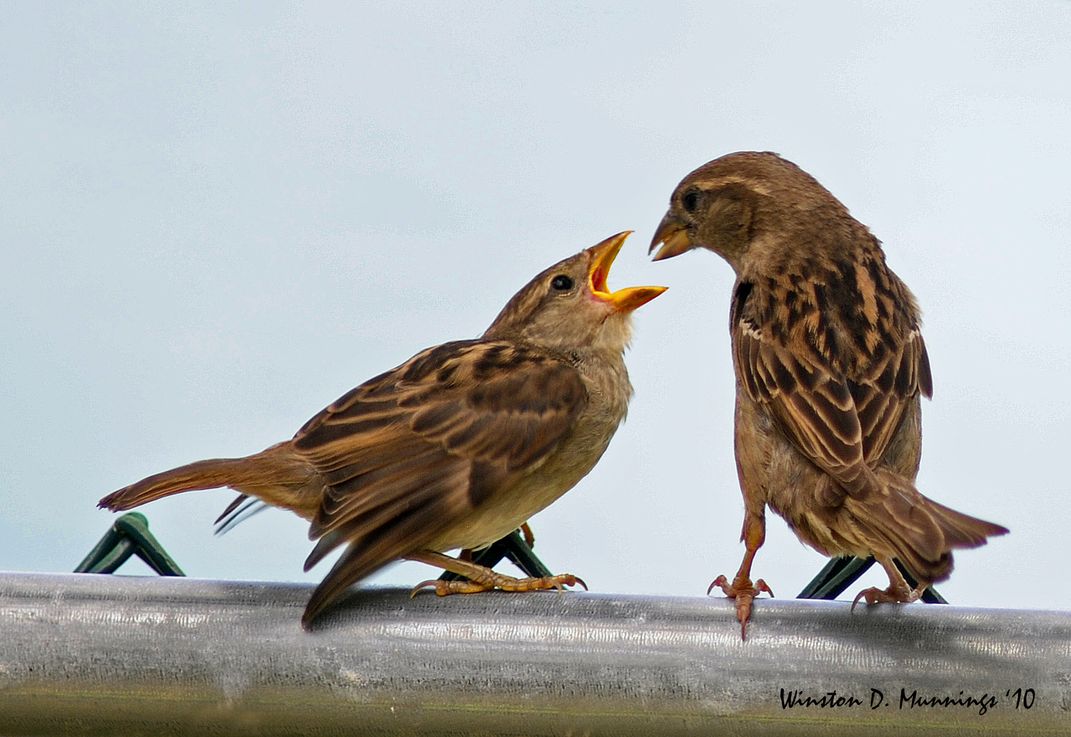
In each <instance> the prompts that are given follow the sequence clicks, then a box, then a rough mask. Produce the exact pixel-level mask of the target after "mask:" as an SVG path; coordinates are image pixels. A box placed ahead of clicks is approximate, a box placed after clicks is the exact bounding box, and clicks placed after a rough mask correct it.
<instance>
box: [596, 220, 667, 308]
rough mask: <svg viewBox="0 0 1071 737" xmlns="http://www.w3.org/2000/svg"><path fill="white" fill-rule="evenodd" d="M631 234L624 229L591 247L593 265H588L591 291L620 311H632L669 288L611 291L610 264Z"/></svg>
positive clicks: (638, 288) (637, 288)
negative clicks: (608, 277)
mask: <svg viewBox="0 0 1071 737" xmlns="http://www.w3.org/2000/svg"><path fill="white" fill-rule="evenodd" d="M630 235H632V231H631V230H625V231H622V232H620V233H618V234H617V235H612V236H610V237H609V238H607V239H606V240H604V241H603V242H602V243H599V244H598V245H595V246H592V247H591V248H590V249H589V250H590V251H591V253H592V259H591V265H590V266H589V267H588V286H589V287H590V288H591V293H592V294H593V295H594V296H595V297H597V298H599V299H602V300H605V301H607V302H609V303H610V304H611V305H613V306H614V308H615V309H617V310H618V311H620V312H630V311H632V310H634V309H636V308H637V307H639V306H641V305H644V304H647V303H648V302H650V301H651V300H652V299H654V298H655V297H657V296H658V295H660V294H661V293H662V292H664V291H666V289H668V287H626V288H625V289H618V290H617V291H616V292H611V291H610V290H609V287H607V286H606V278H607V276H609V274H610V265H611V264H613V262H614V259H615V258H617V254H618V252H619V251H620V250H621V246H623V245H625V241H626V240H627V239H628V237H629V236H630Z"/></svg>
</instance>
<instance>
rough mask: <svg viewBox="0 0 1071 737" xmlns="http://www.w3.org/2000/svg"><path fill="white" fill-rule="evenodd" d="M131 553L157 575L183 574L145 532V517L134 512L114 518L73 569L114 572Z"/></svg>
mask: <svg viewBox="0 0 1071 737" xmlns="http://www.w3.org/2000/svg"><path fill="white" fill-rule="evenodd" d="M132 555H136V556H138V557H139V558H141V559H142V560H143V561H145V563H146V564H147V565H148V566H149V567H150V568H152V569H153V570H154V571H156V572H157V573H159V574H160V575H161V576H185V575H186V574H185V573H183V572H182V569H181V568H179V567H178V563H176V562H175V561H174V560H173V559H172V558H171V556H170V555H168V554H167V551H166V550H164V546H163V545H161V544H160V541H159V540H157V539H156V538H155V537H154V536H153V534H152V533H151V532H149V520H147V519H146V518H145V515H143V514H139V513H138V512H128V513H127V514H124V515H123V516H122V517H120V518H119V519H117V520H115V522H113V523H112V526H111V527H110V528H109V529H108V531H107V532H106V533H104V537H102V538H101V539H100V542H99V543H97V544H96V545H95V546H93V549H92V550H90V551H89V555H87V556H86V557H85V559H83V560H82V562H81V563H79V564H78V567H77V568H75V569H74V572H75V573H114V572H115V571H116V570H117V569H118V568H119V566H121V565H123V563H126V561H127V559H128V558H129V557H130V556H132Z"/></svg>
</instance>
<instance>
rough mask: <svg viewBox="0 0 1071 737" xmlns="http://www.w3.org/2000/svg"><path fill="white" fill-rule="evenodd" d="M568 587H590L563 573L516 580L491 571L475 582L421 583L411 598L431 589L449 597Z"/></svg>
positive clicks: (411, 592)
mask: <svg viewBox="0 0 1071 737" xmlns="http://www.w3.org/2000/svg"><path fill="white" fill-rule="evenodd" d="M567 586H582V587H583V588H584V591H587V590H588V585H587V584H586V583H584V580H583V579H582V578H579V577H577V576H574V575H573V574H571V573H561V574H558V575H557V576H543V577H542V578H514V577H513V576H505V575H503V574H501V573H495V572H494V571H489V572H488V573H487V574H483V575H480V576H477V577H476V578H474V579H473V580H460V579H459V580H454V581H443V580H441V579H431V580H428V581H421V582H420V583H418V584H417V585H416V586H414V587H413V590H412V591H410V592H409V598H413V597H414V596H416V595H417V594H418V593H419V592H420V591H422V590H424V589H426V588H431V589H435V594H436V595H437V596H449V595H450V594H478V593H480V592H481V591H490V590H492V589H499V590H501V591H546V590H549V589H557V590H558V591H565V587H567Z"/></svg>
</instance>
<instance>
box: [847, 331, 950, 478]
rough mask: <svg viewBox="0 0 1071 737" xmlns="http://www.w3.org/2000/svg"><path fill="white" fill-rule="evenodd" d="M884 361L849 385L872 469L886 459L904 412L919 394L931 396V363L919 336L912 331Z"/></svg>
mask: <svg viewBox="0 0 1071 737" xmlns="http://www.w3.org/2000/svg"><path fill="white" fill-rule="evenodd" d="M882 358H883V360H881V361H876V362H875V363H874V364H872V365H871V367H870V369H869V371H868V372H867V375H866V377H865V378H864V379H863V381H861V382H849V388H850V389H851V393H852V397H853V398H854V399H855V406H856V411H857V413H858V415H859V423H860V426H861V428H862V431H863V452H864V458H865V459H866V462H867V463H868V464H870V465H871V466H873V465H874V464H876V463H877V462H878V461H880V460H881V458H882V456H883V455H885V451H886V449H887V448H888V447H889V442H890V441H891V440H892V438H893V437H894V436H895V435H896V432H897V431H898V430H899V428H900V424H901V422H902V421H903V418H904V411H905V410H906V409H907V406H908V404H909V403H910V402H912V401H914V399H915V397H916V396H917V395H918V394H920V393H921V394H924V395H925V396H927V397H928V396H930V395H931V394H932V393H933V387H932V380H931V378H930V362H929V358H928V357H927V355H926V345H925V344H924V343H923V341H922V335H921V334H920V333H919V332H918V330H915V331H913V332H911V333H910V334H909V335H908V337H907V340H906V341H905V342H904V343H903V344H902V345H900V346H899V350H896V351H891V352H889V353H887V354H885V355H884V356H882Z"/></svg>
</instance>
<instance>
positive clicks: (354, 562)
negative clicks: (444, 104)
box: [100, 231, 665, 626]
mask: <svg viewBox="0 0 1071 737" xmlns="http://www.w3.org/2000/svg"><path fill="white" fill-rule="evenodd" d="M628 235H629V232H628V231H626V232H624V233H620V234H618V235H615V236H613V237H611V238H608V239H606V240H605V241H603V242H602V243H599V244H598V245H596V246H593V247H592V248H589V249H587V250H585V251H581V252H580V253H578V254H577V255H575V256H573V257H572V258H568V259H566V260H564V261H561V262H560V263H557V264H555V265H554V266H551V267H550V268H549V269H547V270H546V271H544V272H543V273H541V274H539V276H537V277H535V278H534V279H533V280H532V281H531V282H529V283H528V284H527V285H526V286H525V287H524V288H523V289H522V290H521V291H520V292H518V293H517V294H516V295H514V297H513V298H512V299H511V300H510V301H509V303H508V304H506V306H505V308H504V309H503V310H502V312H501V313H500V314H499V315H498V317H497V318H496V319H495V321H494V322H493V323H492V324H491V327H489V328H488V329H487V331H486V332H485V333H484V334H483V335H482V336H481V337H480V338H477V339H476V340H462V341H455V342H451V343H445V344H443V345H440V346H436V347H434V348H429V349H428V350H425V351H422V352H421V353H418V354H417V355H415V356H413V357H412V358H411V359H409V360H408V361H406V362H405V363H403V364H402V365H401V366H398V367H397V368H394V369H392V370H390V371H388V372H386V373H384V374H380V375H379V376H377V377H375V378H374V379H370V380H369V381H367V382H365V383H364V384H362V385H360V386H359V387H357V388H356V389H353V390H352V391H350V392H348V393H347V394H345V395H344V396H342V397H341V398H340V399H339V400H338V401H336V402H335V403H334V404H332V405H331V406H330V407H328V408H327V409H325V410H323V411H322V412H320V413H319V414H318V415H316V416H315V417H313V418H312V419H311V420H309V421H308V422H307V423H306V424H305V426H304V427H302V428H301V429H300V430H299V431H298V432H297V434H296V435H295V436H294V437H293V439H291V440H287V441H285V442H282V443H279V444H277V445H273V446H272V447H270V448H268V449H267V450H265V451H263V452H261V453H256V454H254V455H251V456H248V457H245V458H234V459H220V460H207V461H198V462H196V463H191V464H189V465H187V466H182V467H180V468H176V469H173V470H171V471H164V472H163V473H158V474H156V475H154V476H150V477H148V478H146V479H144V480H142V481H139V482H137V483H136V484H132V485H131V486H128V487H126V488H124V489H120V490H119V491H116V492H115V493H113V494H110V495H108V496H106V497H104V498H103V499H102V500H101V501H100V506H101V507H107V508H108V509H112V510H121V509H130V508H131V507H136V506H138V505H140V504H144V503H146V502H150V501H153V500H154V499H159V498H161V497H164V496H168V495H170V494H177V493H179V492H183V491H191V490H195V489H211V488H216V487H222V486H228V487H230V488H232V489H235V490H237V491H239V492H241V493H242V495H244V496H250V497H255V498H256V499H259V500H261V501H263V502H266V503H267V504H270V505H274V506H277V507H283V508H286V509H289V510H291V511H293V512H296V513H297V514H299V515H300V516H302V517H304V518H305V519H308V520H310V522H311V526H310V529H309V537H310V539H319V542H318V543H317V544H316V546H315V548H314V549H313V551H312V553H311V554H310V555H309V557H308V559H307V560H306V561H305V570H308V569H309V568H311V567H312V566H313V565H315V564H316V563H317V562H318V561H320V560H321V559H322V558H323V557H324V556H326V555H327V554H328V553H330V552H331V551H332V550H333V549H335V548H336V547H338V546H340V545H346V546H347V547H346V550H345V552H344V553H343V554H342V557H341V558H340V559H339V560H338V562H337V563H336V564H335V566H334V568H332V569H331V571H330V572H329V573H328V574H327V576H326V578H324V580H323V582H322V583H321V584H320V585H319V586H318V587H317V589H316V590H315V592H313V594H312V598H311V599H310V600H309V603H308V606H307V607H306V609H305V614H304V616H303V618H302V623H303V624H304V625H305V626H308V625H309V623H310V622H311V621H312V620H313V619H314V618H315V617H316V616H317V615H318V614H320V612H322V611H323V610H324V609H325V608H326V607H328V606H329V605H330V604H331V603H332V602H334V601H335V600H336V599H337V598H338V597H339V596H340V595H341V594H342V592H343V591H344V590H345V589H346V588H347V587H349V586H350V585H351V584H353V583H356V582H357V581H360V580H361V579H363V578H365V577H366V576H368V575H369V574H371V573H372V572H373V571H375V570H377V569H379V568H381V567H382V566H384V565H386V564H387V563H390V562H391V561H394V560H397V559H400V558H405V559H408V560H417V561H421V562H424V563H428V564H430V565H433V566H437V567H440V568H444V569H446V570H448V571H452V572H454V573H457V574H460V575H462V576H464V577H465V578H466V579H467V580H463V581H451V582H445V581H434V582H432V581H427V582H424V583H423V584H420V585H419V586H418V587H417V588H416V589H414V592H415V591H416V590H419V589H420V588H421V587H423V586H425V585H429V586H434V587H435V589H436V592H437V593H438V594H440V595H446V594H449V593H470V592H476V591H485V590H488V589H492V588H499V589H505V590H508V591H528V590H534V589H546V588H561V587H562V586H572V585H575V584H576V583H577V581H578V579H577V578H576V577H575V576H572V575H570V574H562V575H559V576H552V577H548V578H542V579H532V578H528V579H517V578H511V577H509V576H504V575H500V574H498V573H495V572H494V571H492V570H491V569H489V568H485V567H483V566H479V565H476V564H474V563H472V562H471V561H467V560H461V559H458V558H454V557H451V556H447V555H444V554H443V553H444V551H448V550H454V549H457V548H462V549H473V548H480V547H482V546H485V545H488V544H490V543H492V542H494V541H495V540H497V539H499V538H501V537H503V536H504V535H506V534H508V533H509V532H510V531H512V530H514V529H516V528H517V527H518V526H519V525H521V524H522V523H523V522H525V520H527V519H528V518H529V517H531V516H532V515H534V514H535V513H536V512H538V511H540V510H541V509H543V508H544V507H546V506H547V505H549V504H550V503H551V502H553V501H554V500H555V499H557V498H558V497H559V496H561V495H562V494H564V493H565V492H566V491H568V490H569V489H570V488H572V487H573V486H574V485H575V484H576V483H577V482H578V481H580V479H582V478H583V477H584V476H585V475H586V474H587V473H588V472H589V471H590V470H591V469H592V468H593V467H594V466H595V463H596V462H597V461H598V460H599V458H600V457H601V456H602V454H603V451H605V450H606V447H607V445H608V444H609V442H610V438H611V437H612V436H613V434H614V432H615V431H616V430H617V426H618V425H619V424H620V423H621V421H622V420H623V419H624V417H625V411H626V409H627V406H628V401H629V397H630V396H631V394H632V386H631V384H630V383H629V379H628V373H627V372H626V370H625V362H624V355H623V354H624V351H625V348H626V347H627V346H628V343H629V336H630V315H631V313H632V311H633V310H635V309H636V308H637V307H639V306H640V305H642V304H644V303H646V302H648V301H650V300H652V299H654V298H655V297H657V296H658V295H659V294H661V293H662V292H663V291H665V287H631V288H628V289H620V290H618V291H616V292H611V291H609V289H608V287H607V285H606V278H607V275H608V273H609V271H610V265H611V264H612V263H613V261H614V258H615V257H616V256H617V253H618V251H619V250H620V249H621V246H622V245H623V244H624V242H625V239H626V238H627V237H628ZM244 496H243V497H239V500H238V501H241V499H243V498H244ZM234 509H235V505H232V506H231V507H228V511H227V512H224V516H226V515H227V514H228V513H229V512H231V511H233V510H234Z"/></svg>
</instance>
